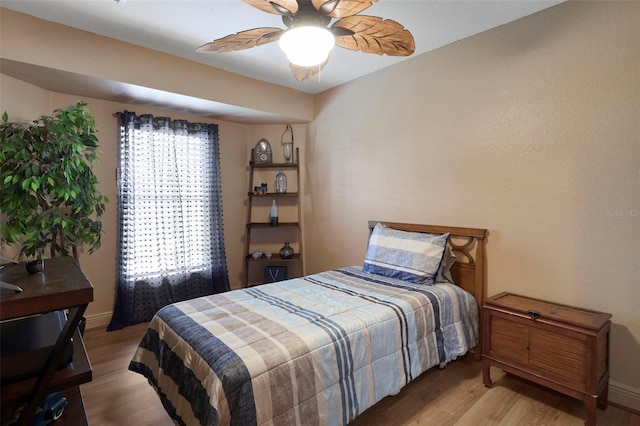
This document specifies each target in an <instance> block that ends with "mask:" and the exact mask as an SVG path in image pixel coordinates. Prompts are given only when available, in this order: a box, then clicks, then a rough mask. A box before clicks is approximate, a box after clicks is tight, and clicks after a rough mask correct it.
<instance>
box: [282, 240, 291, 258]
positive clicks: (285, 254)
mask: <svg viewBox="0 0 640 426" xmlns="http://www.w3.org/2000/svg"><path fill="white" fill-rule="evenodd" d="M280 257H281V258H283V259H291V258H292V257H293V248H291V246H290V245H289V243H284V246H282V248H281V249H280Z"/></svg>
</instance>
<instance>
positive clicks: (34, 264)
mask: <svg viewBox="0 0 640 426" xmlns="http://www.w3.org/2000/svg"><path fill="white" fill-rule="evenodd" d="M26 267H27V272H29V273H30V274H37V273H38V272H42V270H43V269H44V260H43V259H37V260H30V261H28V262H27V263H26Z"/></svg>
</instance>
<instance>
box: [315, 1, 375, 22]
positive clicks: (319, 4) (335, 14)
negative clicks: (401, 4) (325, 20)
mask: <svg viewBox="0 0 640 426" xmlns="http://www.w3.org/2000/svg"><path fill="white" fill-rule="evenodd" d="M377 1H378V0H312V1H311V2H312V3H313V6H314V7H315V8H316V9H317V10H319V11H320V12H322V13H324V14H325V15H326V16H330V17H332V18H344V17H347V16H352V15H355V14H356V13H360V12H362V11H363V10H365V9H366V8H368V7H369V6H371V5H372V4H373V3H375V2H377ZM335 3H337V4H335ZM327 10H328V11H330V13H325V11H327Z"/></svg>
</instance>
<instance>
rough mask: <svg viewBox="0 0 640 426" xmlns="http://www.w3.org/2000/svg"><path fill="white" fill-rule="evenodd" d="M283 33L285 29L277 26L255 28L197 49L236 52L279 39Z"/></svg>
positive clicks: (206, 51) (210, 51)
mask: <svg viewBox="0 0 640 426" xmlns="http://www.w3.org/2000/svg"><path fill="white" fill-rule="evenodd" d="M283 33H284V30H283V29H280V28H275V27H260V28H254V29H251V30H246V31H240V32H239V33H237V34H231V35H228V36H226V37H223V38H219V39H217V40H214V41H212V42H209V43H207V44H203V45H202V46H200V47H198V48H197V49H196V50H197V51H198V52H202V53H221V52H234V51H236V50H244V49H249V48H251V47H256V46H262V45H263V44H267V43H271V42H272V41H276V40H278V39H279V38H280V36H281V35H282V34H283Z"/></svg>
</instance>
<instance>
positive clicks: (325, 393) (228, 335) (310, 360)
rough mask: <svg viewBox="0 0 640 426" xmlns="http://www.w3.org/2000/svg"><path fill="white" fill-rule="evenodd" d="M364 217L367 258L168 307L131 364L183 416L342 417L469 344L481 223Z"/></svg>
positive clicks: (251, 420) (477, 302)
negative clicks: (407, 221)
mask: <svg viewBox="0 0 640 426" xmlns="http://www.w3.org/2000/svg"><path fill="white" fill-rule="evenodd" d="M369 228H370V230H371V232H370V238H369V245H368V249H367V255H366V257H365V261H364V264H363V265H360V266H351V267H345V268H340V269H336V270H332V271H326V272H321V273H318V274H313V275H309V276H306V277H301V278H295V279H291V280H286V281H280V282H276V283H272V284H265V285H261V286H255V287H249V288H245V289H240V290H234V291H230V292H227V293H222V294H216V295H212V296H205V297H200V298H197V299H192V300H188V301H184V302H180V303H176V304H173V305H169V306H166V307H164V308H162V309H161V310H159V311H158V312H157V314H156V315H155V317H154V318H153V320H152V321H151V322H150V324H149V328H148V329H147V332H146V334H145V335H144V337H143V339H142V341H141V343H140V345H139V347H138V349H137V351H136V353H135V354H134V357H133V359H132V361H131V363H130V366H129V368H130V369H131V370H132V371H135V372H137V373H140V374H142V375H144V376H145V377H146V378H147V379H148V380H149V383H150V384H151V385H152V386H153V387H154V388H155V390H156V392H157V393H158V395H159V397H160V399H161V401H162V404H163V406H164V407H165V409H166V410H167V412H168V414H169V415H170V416H171V417H172V418H173V420H174V422H175V423H176V424H182V425H198V424H202V425H228V424H231V425H242V426H246V425H295V424H304V425H312V424H317V425H345V424H348V423H349V422H350V421H352V420H353V419H354V418H355V417H356V416H357V415H358V414H360V413H362V412H363V411H365V410H366V409H367V408H369V407H371V406H372V405H374V404H375V403H376V402H378V401H380V400H381V399H383V398H384V397H385V396H388V395H393V394H397V393H398V392H399V391H400V390H401V389H402V387H403V386H405V385H406V384H407V383H409V382H410V381H411V380H413V379H414V378H416V377H417V376H419V375H420V374H421V373H423V372H424V371H426V370H428V369H430V368H432V367H434V366H439V367H441V368H442V367H444V366H445V365H446V364H447V363H448V362H450V361H452V360H455V359H456V358H458V357H460V356H462V355H464V354H465V353H467V352H469V351H470V350H472V349H473V348H474V347H475V346H476V345H477V344H478V342H480V332H481V330H482V328H481V327H480V324H479V321H480V317H479V315H478V308H479V307H480V306H482V298H483V297H484V262H485V260H484V257H485V254H484V253H485V252H484V243H485V236H486V230H484V229H475V228H459V227H448V226H432V225H417V224H403V223H394V222H370V223H369ZM424 247H426V249H424V250H423V248H424ZM418 248H419V249H418ZM427 252H428V253H427ZM399 253H400V254H401V255H400V254H399ZM407 253H409V254H408V255H407ZM438 256H440V257H439V258H438ZM409 258H411V259H410V260H407V259H409ZM452 259H453V260H452ZM425 265H427V266H425ZM434 268H437V270H436V269H434ZM449 281H453V282H454V283H455V284H452V283H450V282H449ZM474 356H475V357H476V358H478V357H479V351H477V350H475V351H474Z"/></svg>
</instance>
